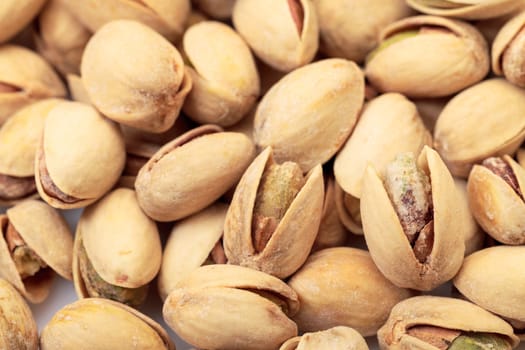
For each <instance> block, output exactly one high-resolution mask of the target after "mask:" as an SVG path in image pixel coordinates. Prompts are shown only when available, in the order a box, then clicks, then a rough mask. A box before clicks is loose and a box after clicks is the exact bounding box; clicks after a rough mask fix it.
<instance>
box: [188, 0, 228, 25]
mask: <svg viewBox="0 0 525 350" xmlns="http://www.w3.org/2000/svg"><path fill="white" fill-rule="evenodd" d="M235 1H236V0H222V1H217V0H193V1H192V3H193V5H195V6H197V8H198V9H199V10H201V11H202V12H204V13H205V14H207V15H208V16H210V17H211V18H215V19H220V20H225V19H228V18H230V17H231V16H232V12H233V6H234V5H235Z"/></svg>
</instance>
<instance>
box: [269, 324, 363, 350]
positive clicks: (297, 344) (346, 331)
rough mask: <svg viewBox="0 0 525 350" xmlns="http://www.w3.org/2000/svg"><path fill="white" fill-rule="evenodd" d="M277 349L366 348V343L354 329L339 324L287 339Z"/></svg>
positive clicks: (329, 349) (348, 349)
mask: <svg viewBox="0 0 525 350" xmlns="http://www.w3.org/2000/svg"><path fill="white" fill-rule="evenodd" d="M279 350H368V345H366V341H365V339H364V338H363V337H362V336H361V334H359V332H357V331H356V330H355V329H353V328H350V327H344V326H339V327H333V328H330V329H327V330H325V331H320V332H314V333H305V334H303V335H302V336H300V337H295V338H292V339H289V340H287V341H286V342H285V343H284V344H283V345H281V347H280V348H279Z"/></svg>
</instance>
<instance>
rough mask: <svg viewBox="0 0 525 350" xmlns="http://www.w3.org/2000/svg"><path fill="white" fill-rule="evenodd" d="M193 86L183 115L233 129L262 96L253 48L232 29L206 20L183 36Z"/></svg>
mask: <svg viewBox="0 0 525 350" xmlns="http://www.w3.org/2000/svg"><path fill="white" fill-rule="evenodd" d="M183 42H184V52H185V54H186V56H187V58H188V60H189V61H190V62H191V67H190V68H188V71H189V72H190V74H191V77H192V81H193V87H192V90H191V91H190V93H189V94H188V96H187V98H186V100H185V101H184V107H183V109H184V113H186V114H187V115H188V116H189V117H190V118H192V119H193V120H195V121H197V122H198V123H202V124H204V123H213V124H218V125H221V126H230V125H233V124H235V123H237V122H238V121H239V120H241V118H242V117H244V115H246V113H248V111H249V110H250V109H251V108H252V106H253V105H254V103H255V100H256V99H257V97H258V96H259V75H258V73H257V69H256V67H255V62H254V59H253V57H252V55H251V52H250V48H249V47H248V45H246V43H245V42H244V41H243V40H242V38H241V37H240V36H239V35H238V34H237V33H236V32H235V31H234V30H233V29H232V28H230V27H229V26H227V25H225V24H222V23H220V22H212V21H206V22H201V23H199V24H196V25H194V26H192V27H190V28H189V29H188V30H187V31H186V32H185V33H184V39H183Z"/></svg>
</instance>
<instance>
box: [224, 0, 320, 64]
mask: <svg viewBox="0 0 525 350" xmlns="http://www.w3.org/2000/svg"><path fill="white" fill-rule="evenodd" d="M232 20H233V25H234V26H235V29H236V30H237V31H238V32H239V34H240V35H241V36H242V37H243V39H244V40H245V41H246V43H247V44H248V45H249V46H250V48H251V49H252V50H253V52H254V54H255V55H256V56H257V57H258V58H260V59H261V60H262V61H264V62H265V63H267V64H268V65H270V66H272V67H274V68H275V69H278V70H280V71H284V72H289V71H291V70H293V69H295V68H298V67H300V66H303V65H305V64H307V63H309V62H311V61H312V60H313V58H314V56H315V54H316V52H317V48H318V46H319V27H318V24H317V16H316V13H315V9H314V5H313V3H312V1H309V0H266V1H263V2H261V1H257V0H237V2H236V3H235V6H234V8H233V16H232Z"/></svg>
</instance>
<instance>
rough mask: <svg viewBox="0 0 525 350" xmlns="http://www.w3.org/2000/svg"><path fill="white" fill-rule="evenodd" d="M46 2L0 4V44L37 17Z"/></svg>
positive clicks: (28, 0)
mask: <svg viewBox="0 0 525 350" xmlns="http://www.w3.org/2000/svg"><path fill="white" fill-rule="evenodd" d="M45 2H46V0H3V1H2V2H1V3H0V43H3V42H6V41H8V40H9V39H11V38H12V37H13V36H15V35H16V34H17V33H18V32H20V31H21V30H22V29H23V28H24V27H25V26H26V25H27V24H29V22H31V20H32V19H33V17H35V16H36V15H37V13H38V12H39V11H40V9H41V8H42V6H43V5H44V3H45Z"/></svg>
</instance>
